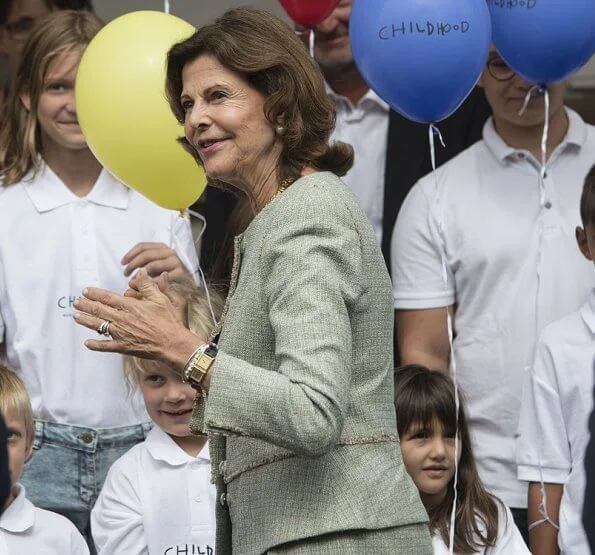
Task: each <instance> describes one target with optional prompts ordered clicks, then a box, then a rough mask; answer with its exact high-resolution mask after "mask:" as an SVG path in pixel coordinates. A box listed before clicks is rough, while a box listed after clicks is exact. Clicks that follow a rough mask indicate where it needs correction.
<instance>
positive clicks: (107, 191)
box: [0, 10, 197, 541]
mask: <svg viewBox="0 0 595 555" xmlns="http://www.w3.org/2000/svg"><path fill="white" fill-rule="evenodd" d="M102 26H103V23H102V22H101V21H100V20H99V19H98V18H97V16H95V15H93V14H92V13H90V12H86V11H70V10H60V11H56V12H53V13H51V14H49V15H47V16H46V17H44V18H43V20H40V22H39V23H38V25H37V26H36V27H35V28H34V29H33V30H32V32H31V34H30V35H29V38H28V39H27V41H26V43H25V44H24V47H23V50H22V55H21V57H20V62H19V64H18V67H17V68H16V74H15V77H14V80H13V81H12V83H11V86H12V88H11V93H10V97H9V100H8V109H7V112H6V114H7V116H8V117H7V119H6V120H5V121H3V122H2V128H1V129H0V268H1V272H0V274H1V275H0V344H1V343H3V344H4V345H2V346H1V348H2V350H4V349H5V352H6V356H7V360H8V363H9V364H10V366H11V367H12V368H14V370H15V372H17V373H18V374H19V375H20V376H22V378H23V380H24V382H25V384H26V385H27V388H28V390H29V393H30V396H31V404H32V405H33V414H34V416H35V419H36V425H35V442H34V449H35V452H36V456H35V457H33V459H32V460H31V462H30V463H29V464H27V465H26V467H25V472H24V474H23V483H24V484H25V485H26V486H27V491H28V493H29V496H30V497H31V499H32V501H33V502H34V503H35V504H37V505H39V506H40V507H43V508H46V509H50V510H53V511H56V512H59V513H60V514H63V515H65V516H67V517H68V518H69V519H70V520H72V522H74V523H75V524H76V526H77V527H78V528H79V530H80V531H81V532H82V533H83V534H84V535H86V536H87V538H88V539H89V541H90V535H89V519H90V512H91V508H92V507H93V504H94V502H95V500H96V498H97V495H98V493H99V490H100V489H101V486H102V484H103V480H104V479H105V476H106V474H107V471H108V469H109V467H110V465H111V463H112V462H113V461H114V460H116V459H117V458H119V457H120V456H121V455H123V454H124V453H125V452H126V451H127V450H128V449H129V448H130V447H132V446H133V445H135V444H136V443H138V442H140V441H142V440H144V439H145V437H146V434H147V433H148V431H149V428H150V423H149V418H148V416H147V414H146V411H145V410H144V407H143V405H142V400H141V399H140V396H137V402H136V403H129V402H127V391H126V384H125V381H124V379H123V375H122V369H123V362H122V357H121V356H120V355H116V354H107V353H93V352H91V351H89V350H88V349H87V348H86V347H85V345H84V342H85V340H87V339H89V338H91V337H98V336H97V334H98V333H99V334H102V335H108V334H109V323H108V322H107V321H106V322H104V323H103V325H101V326H98V328H97V329H96V330H93V331H89V330H85V329H83V328H82V327H80V326H78V325H77V324H76V323H75V322H74V320H73V316H74V308H73V305H74V302H75V300H76V298H77V297H78V296H79V295H80V294H81V291H82V290H83V289H84V288H85V287H88V286H94V287H105V288H109V289H112V290H116V291H121V292H123V291H125V290H126V288H127V286H128V281H129V279H130V274H131V273H133V272H134V271H136V270H137V269H138V268H140V267H142V268H144V269H146V271H147V273H148V274H149V275H150V276H151V277H156V276H159V275H160V274H161V273H162V272H163V271H167V272H169V273H170V274H172V275H174V276H179V275H190V274H193V273H194V271H195V268H196V266H197V259H196V250H195V247H194V243H193V241H192V235H191V232H190V226H189V224H188V222H187V221H185V220H184V219H183V218H180V216H179V214H178V213H177V212H174V211H171V210H165V209H164V208H161V207H160V206H157V205H156V204H154V203H152V202H151V201H149V200H148V199H146V198H145V197H143V196H142V195H140V194H139V193H137V192H136V191H134V190H132V189H129V188H128V187H126V186H125V185H124V184H122V183H121V182H119V181H118V180H117V179H116V178H115V177H114V176H112V175H111V174H110V173H109V172H108V171H107V170H106V169H105V168H103V167H102V165H101V163H100V162H99V161H98V160H97V159H96V158H95V156H94V155H93V153H92V152H91V150H90V149H89V146H88V145H87V142H86V140H85V137H84V135H83V133H82V130H81V128H80V126H79V122H78V115H77V109H76V99H75V94H74V93H75V82H76V77H77V72H78V67H79V64H80V61H81V58H82V56H83V53H84V52H85V49H86V48H87V45H88V44H89V43H90V42H91V41H92V40H93V38H94V37H95V36H96V34H97V33H98V32H99V31H100V30H101V28H102ZM106 79H109V78H107V77H106ZM122 94H126V92H125V91H123V93H122ZM105 117H106V118H109V117H111V115H110V114H105ZM147 117H150V114H147ZM117 139H118V138H117V137H114V141H117ZM163 186H164V187H167V186H168V184H167V183H164V184H163ZM31 307H37V309H36V310H32V309H31Z"/></svg>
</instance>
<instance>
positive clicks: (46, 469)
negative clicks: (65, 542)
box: [21, 420, 152, 552]
mask: <svg viewBox="0 0 595 555" xmlns="http://www.w3.org/2000/svg"><path fill="white" fill-rule="evenodd" d="M151 427H152V423H148V422H147V423H144V424H140V425H138V426H126V427H122V428H108V429H94V428H82V427H79V426H68V425H65V424H56V423H54V422H44V421H42V420H36V421H35V440H34V443H33V456H32V457H31V459H30V460H29V461H28V462H27V464H26V465H25V470H24V472H23V476H22V478H21V483H22V484H23V485H24V486H25V489H26V490H27V497H28V498H29V499H30V500H31V502H32V503H33V504H34V505H36V506H38V507H40V508H42V509H47V510H50V511H54V512H56V513H60V514H62V515H64V516H65V517H66V518H68V519H69V520H71V521H72V522H73V523H74V524H75V526H76V527H77V528H78V529H79V531H80V532H81V534H83V536H84V537H85V538H86V539H87V543H88V544H89V545H90V546H92V544H93V541H92V539H91V532H90V522H89V521H90V515H91V509H92V508H93V505H94V503H95V500H96V499H97V496H98V495H99V492H100V491H101V487H102V486H103V482H104V480H105V477H106V475H107V471H108V470H109V468H110V466H111V465H112V463H114V462H115V461H116V460H117V459H119V458H120V457H121V456H122V455H123V454H124V453H126V451H128V450H129V449H130V448H131V447H132V446H133V445H135V444H136V443H139V442H141V441H144V439H145V438H146V436H147V434H148V433H149V431H150V429H151ZM91 549H92V552H93V547H91Z"/></svg>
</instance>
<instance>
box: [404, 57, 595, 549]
mask: <svg viewBox="0 0 595 555" xmlns="http://www.w3.org/2000/svg"><path fill="white" fill-rule="evenodd" d="M479 84H480V85H481V86H482V87H483V88H484V91H485V94H486V98H487V100H488V102H489V104H490V106H491V108H492V111H493V117H492V118H490V119H489V120H488V121H487V123H486V124H485V126H484V129H483V140H481V141H479V142H478V143H476V144H475V145H473V146H471V147H470V148H468V149H467V150H465V151H464V152H462V153H461V154H459V155H458V156H457V157H456V158H454V159H453V160H451V161H450V162H448V163H447V164H445V165H444V166H442V167H441V168H440V169H438V171H437V173H436V175H435V176H434V175H429V176H426V177H425V178H423V179H422V180H420V181H419V182H418V183H417V184H416V185H415V187H414V188H413V189H412V191H411V192H410V194H409V196H408V197H407V199H406V200H405V203H404V204H403V208H402V209H401V212H400V214H399V217H398V220H397V224H396V226H395V229H394V232H393V237H392V261H393V263H392V275H393V278H394V286H393V288H394V297H395V309H396V318H397V332H398V343H399V351H400V355H401V360H402V363H403V364H411V363H418V364H423V365H425V366H429V367H430V368H441V369H443V370H445V371H447V370H448V369H449V357H450V354H451V353H450V342H449V338H448V325H447V311H450V312H451V314H452V318H453V329H454V335H455V337H454V342H453V347H454V348H453V351H454V352H453V355H454V360H455V361H456V370H457V379H458V382H459V385H460V387H461V389H462V390H463V393H464V394H465V396H466V399H467V402H468V407H469V421H470V424H471V429H472V434H473V440H474V451H475V452H476V455H477V460H478V465H479V471H480V474H481V478H482V480H483V481H484V483H485V484H486V485H487V486H488V487H489V488H491V489H492V490H493V491H494V493H495V494H496V495H497V496H498V497H500V498H501V499H502V500H503V501H504V502H505V503H506V504H507V505H508V506H509V507H510V508H511V509H512V512H513V515H514V516H515V521H516V522H517V525H518V527H519V529H521V531H522V532H523V533H524V535H525V538H526V537H527V484H526V483H525V482H521V481H519V480H517V477H516V466H515V434H516V429H517V424H518V418H519V412H520V407H521V392H522V384H523V373H524V371H525V369H526V368H527V367H529V365H530V364H531V362H532V357H533V353H534V348H535V343H536V339H537V337H538V335H539V334H540V332H541V331H542V329H543V328H544V327H545V326H546V325H547V324H549V323H550V322H552V321H554V320H557V319H559V318H561V317H562V316H565V315H566V314H568V313H570V312H572V311H575V310H577V309H578V308H579V307H580V306H581V305H582V304H583V302H584V301H585V299H586V298H587V296H588V294H589V291H590V289H591V288H592V287H593V285H594V283H595V280H594V279H593V272H592V269H591V266H590V264H589V263H588V262H587V261H585V260H584V259H583V258H582V256H581V255H580V253H579V252H578V251H577V249H576V248H575V246H574V232H575V228H576V226H577V225H579V224H580V215H579V208H578V207H579V198H580V195H581V183H582V181H583V178H584V176H585V174H586V173H587V171H588V170H589V168H590V167H591V165H592V164H593V153H594V152H595V128H594V127H592V126H589V125H587V124H585V123H584V122H583V120H582V119H581V118H580V116H579V115H578V114H576V113H575V112H573V111H572V110H569V109H567V108H565V107H564V103H563V99H564V92H565V88H566V87H565V85H564V84H563V83H561V84H554V85H550V86H548V94H549V104H550V110H549V133H548V140H547V164H546V171H545V173H544V176H543V177H541V141H542V134H543V128H544V122H545V98H544V96H543V95H541V94H539V92H538V91H537V90H532V85H531V84H530V83H528V82H527V81H525V80H524V79H522V78H521V77H520V76H518V75H516V74H515V73H514V71H513V70H511V69H510V68H509V67H508V66H507V65H506V64H505V62H504V61H503V60H502V59H501V58H500V57H499V55H498V54H497V53H496V51H492V52H491V53H490V57H489V61H488V64H487V67H486V69H485V71H484V73H483V75H482V77H481V79H480V83H479ZM528 95H530V96H529V99H528V102H527V106H526V108H525V110H524V111H523V113H522V115H521V114H520V112H521V110H522V108H523V106H524V104H525V101H526V99H527V96H528Z"/></svg>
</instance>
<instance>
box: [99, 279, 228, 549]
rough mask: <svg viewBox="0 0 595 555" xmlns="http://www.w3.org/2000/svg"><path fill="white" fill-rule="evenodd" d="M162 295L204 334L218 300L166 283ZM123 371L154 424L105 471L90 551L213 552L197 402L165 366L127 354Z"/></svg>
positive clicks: (210, 489) (211, 490) (212, 500)
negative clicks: (195, 421) (194, 419)
mask: <svg viewBox="0 0 595 555" xmlns="http://www.w3.org/2000/svg"><path fill="white" fill-rule="evenodd" d="M168 296H170V298H172V300H173V301H174V304H175V305H177V306H180V307H182V309H183V310H182V312H183V317H184V318H185V319H186V324H187V326H188V327H189V328H190V329H191V330H192V331H194V332H196V333H197V334H199V335H201V336H203V337H208V336H209V334H210V332H211V330H212V328H213V315H215V314H216V315H218V314H219V313H220V311H221V305H222V302H221V297H220V296H218V295H217V294H216V293H215V292H211V295H210V299H209V298H207V295H206V289H198V288H196V287H194V286H193V285H190V284H185V283H181V282H174V283H172V284H171V285H170V287H169V288H168ZM126 374H127V378H128V381H129V383H130V385H131V387H132V388H139V389H140V391H141V393H142V395H143V398H144V400H145V405H146V407H147V411H148V413H149V416H150V417H151V419H152V420H153V422H154V423H155V427H154V428H153V429H152V430H151V432H150V433H149V435H148V436H147V439H146V440H145V441H144V442H143V443H141V444H139V445H136V446H135V447H133V448H132V449H131V450H130V451H129V452H128V453H126V454H125V455H124V456H123V457H121V458H120V459H119V460H118V461H116V462H115V463H114V465H113V466H112V468H111V469H110V471H109V473H108V476H107V479H106V481H105V484H104V486H103V489H102V491H101V493H100V495H99V498H98V499H97V503H96V504H95V507H94V508H93V511H92V513H91V531H92V534H93V539H94V541H95V546H96V548H97V551H98V553H99V554H100V555H101V554H104V555H112V554H120V553H148V554H149V555H152V554H155V555H162V554H163V553H168V554H170V553H172V554H173V553H189V554H190V553H196V554H199V553H200V554H203V555H212V554H213V553H214V552H215V504H216V490H215V486H214V485H212V484H211V481H210V472H211V470H210V468H211V466H210V458H209V452H208V445H207V438H206V436H194V435H192V434H191V432H190V416H191V414H192V409H193V406H194V403H195V400H196V397H197V391H195V390H194V389H193V388H192V387H191V386H190V385H189V384H188V383H185V382H184V381H183V380H182V378H181V376H180V374H179V373H178V372H176V371H175V370H172V369H171V368H169V367H168V366H167V365H166V364H164V363H162V362H159V361H155V360H145V359H140V358H136V357H129V358H127V360H126Z"/></svg>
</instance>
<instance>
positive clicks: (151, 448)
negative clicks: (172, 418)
mask: <svg viewBox="0 0 595 555" xmlns="http://www.w3.org/2000/svg"><path fill="white" fill-rule="evenodd" d="M145 447H146V448H147V451H148V452H149V454H150V455H151V457H153V459H155V460H156V461H160V462H164V463H166V464H168V465H170V466H183V465H185V464H188V463H189V462H191V461H194V460H197V459H200V460H204V461H207V462H210V460H211V459H210V457H209V445H208V443H207V442H205V444H204V446H203V448H202V450H201V451H200V453H199V454H198V456H197V457H191V456H190V455H189V454H188V453H186V451H184V450H183V449H182V448H181V447H180V446H179V445H178V444H177V443H176V442H175V441H174V440H173V439H172V438H171V437H169V435H167V434H166V433H165V432H164V431H163V430H162V429H161V428H159V426H154V427H153V429H152V430H151V431H150V432H149V434H148V435H147V439H145Z"/></svg>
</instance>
